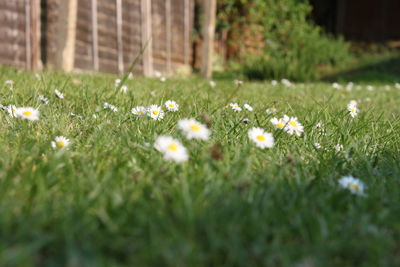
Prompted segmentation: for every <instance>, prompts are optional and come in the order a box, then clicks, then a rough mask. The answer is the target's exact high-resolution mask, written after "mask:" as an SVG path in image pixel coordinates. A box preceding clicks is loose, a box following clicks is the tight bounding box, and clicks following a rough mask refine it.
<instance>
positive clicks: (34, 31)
mask: <svg viewBox="0 0 400 267" xmlns="http://www.w3.org/2000/svg"><path fill="white" fill-rule="evenodd" d="M30 39H31V53H32V54H31V66H30V68H31V69H32V70H38V69H40V68H41V60H40V0H31V28H30Z"/></svg>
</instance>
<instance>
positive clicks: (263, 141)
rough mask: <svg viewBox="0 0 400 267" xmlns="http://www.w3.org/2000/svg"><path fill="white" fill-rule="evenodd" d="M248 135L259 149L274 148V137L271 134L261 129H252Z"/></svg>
mask: <svg viewBox="0 0 400 267" xmlns="http://www.w3.org/2000/svg"><path fill="white" fill-rule="evenodd" d="M247 135H248V136H249V139H250V140H251V141H252V142H253V143H255V144H256V146H257V147H259V148H262V149H264V148H271V147H273V146H274V136H273V135H272V134H271V133H267V132H265V131H264V130H263V129H261V128H257V127H253V128H251V129H250V130H249V131H248V133H247Z"/></svg>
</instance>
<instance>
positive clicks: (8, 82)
mask: <svg viewBox="0 0 400 267" xmlns="http://www.w3.org/2000/svg"><path fill="white" fill-rule="evenodd" d="M4 83H5V84H7V85H10V86H13V85H14V81H13V80H6V81H5V82H4Z"/></svg>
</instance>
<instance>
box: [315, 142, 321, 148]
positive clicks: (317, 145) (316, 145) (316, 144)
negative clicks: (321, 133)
mask: <svg viewBox="0 0 400 267" xmlns="http://www.w3.org/2000/svg"><path fill="white" fill-rule="evenodd" d="M314 146H315V148H316V149H321V147H322V146H321V144H320V143H314Z"/></svg>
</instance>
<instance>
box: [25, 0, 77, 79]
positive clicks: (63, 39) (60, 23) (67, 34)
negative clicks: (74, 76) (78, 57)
mask: <svg viewBox="0 0 400 267" xmlns="http://www.w3.org/2000/svg"><path fill="white" fill-rule="evenodd" d="M31 1H37V2H40V0H31ZM58 9H59V12H58V13H59V16H58V19H57V22H56V24H55V55H54V58H53V59H52V60H51V62H49V63H50V64H51V65H53V66H54V67H55V68H57V69H62V70H64V71H66V72H69V71H72V70H73V69H74V61H75V39H76V36H75V33H76V19H77V12H78V0H62V1H59V7H58Z"/></svg>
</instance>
